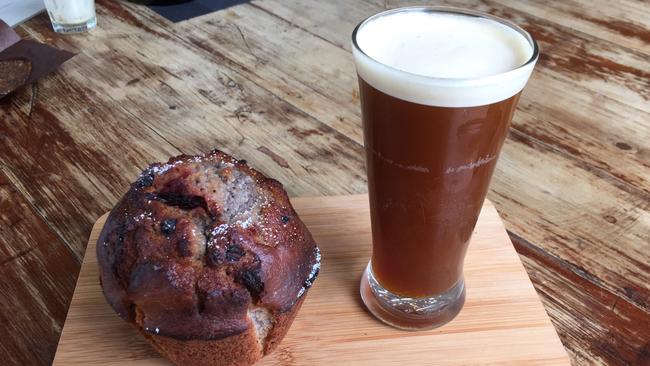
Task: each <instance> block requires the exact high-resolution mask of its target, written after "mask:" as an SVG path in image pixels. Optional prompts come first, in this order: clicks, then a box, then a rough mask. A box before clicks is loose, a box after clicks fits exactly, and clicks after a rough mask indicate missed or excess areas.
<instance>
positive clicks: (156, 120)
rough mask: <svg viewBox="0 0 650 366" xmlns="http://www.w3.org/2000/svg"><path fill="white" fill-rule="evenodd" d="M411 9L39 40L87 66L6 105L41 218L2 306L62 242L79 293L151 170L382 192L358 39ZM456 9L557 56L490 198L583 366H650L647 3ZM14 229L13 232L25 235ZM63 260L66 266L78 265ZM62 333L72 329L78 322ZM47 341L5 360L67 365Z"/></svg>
mask: <svg viewBox="0 0 650 366" xmlns="http://www.w3.org/2000/svg"><path fill="white" fill-rule="evenodd" d="M403 3H404V2H398V1H394V0H391V1H388V2H386V1H383V0H369V1H356V2H345V1H328V2H320V1H307V0H296V1H292V2H282V1H277V0H254V1H253V2H252V3H251V4H242V5H239V6H236V7H232V8H230V9H227V10H224V11H220V12H216V13H212V14H209V15H206V16H203V17H198V18H194V19H192V20H188V21H185V22H181V23H177V24H174V23H170V22H168V21H167V20H165V19H163V18H162V17H160V16H158V15H156V14H155V13H153V12H152V11H151V10H149V9H148V8H145V7H140V6H137V5H133V4H129V3H124V2H119V1H111V0H97V9H98V18H99V19H100V26H99V28H97V29H96V30H94V31H93V32H91V33H89V34H84V35H78V36H61V35H57V34H55V33H53V32H52V30H51V28H50V24H49V21H48V20H47V16H46V15H44V14H43V15H41V16H38V17H36V18H35V19H33V20H31V21H29V22H27V23H26V24H24V25H22V26H20V27H19V33H21V35H23V36H26V37H30V38H34V39H37V40H41V41H43V42H47V43H49V44H53V45H56V46H59V47H62V48H65V49H68V50H72V51H76V52H78V53H79V54H78V55H77V56H76V57H75V58H73V59H72V60H70V61H69V62H67V63H66V64H64V65H63V66H62V67H61V68H60V69H59V71H58V72H57V73H55V74H54V75H52V76H50V77H47V78H44V79H43V80H41V81H39V83H38V84H37V87H36V88H35V89H31V88H25V89H22V90H20V91H19V92H18V93H16V95H15V96H13V97H12V98H9V99H7V100H5V101H3V102H2V103H0V121H2V123H0V141H2V143H0V169H1V171H2V172H3V174H4V176H3V179H4V180H5V181H6V182H7V183H8V184H9V186H10V187H12V190H13V192H15V193H12V195H11V197H16V198H12V200H22V201H21V202H25V203H26V204H27V205H28V207H31V210H32V211H29V210H28V211H25V212H26V213H24V214H20V215H22V216H26V217H30V218H29V219H28V220H24V221H21V222H24V225H25V226H18V227H16V230H17V231H16V235H19V238H18V239H19V240H11V241H10V242H8V243H3V242H2V239H0V244H2V246H1V247H0V255H2V258H9V259H10V260H9V262H7V263H8V265H9V266H11V269H10V270H11V271H14V272H15V273H17V275H12V276H9V277H8V278H9V282H8V284H6V285H4V286H5V287H2V288H0V294H1V295H3V296H4V295H5V294H6V293H8V292H10V291H13V290H12V289H13V288H14V287H15V286H18V285H16V284H15V283H18V281H21V277H20V276H22V277H24V278H25V279H26V280H25V281H26V283H27V285H25V286H27V288H30V287H29V286H39V285H32V284H31V283H32V282H36V281H38V278H37V277H36V276H34V275H33V274H30V273H29V272H28V271H27V272H26V271H25V270H23V269H21V268H22V267H20V266H23V267H24V266H28V265H31V263H39V262H38V261H39V259H38V258H35V259H34V258H32V257H30V256H29V255H32V256H38V255H41V254H45V255H48V253H46V252H43V251H44V249H43V248H41V247H40V246H39V247H36V249H34V250H30V248H31V246H29V244H26V243H30V242H32V241H34V240H37V241H38V242H39V243H41V242H42V240H44V239H43V238H41V236H37V237H30V236H29V235H28V234H26V230H28V229H29V228H34V230H38V229H39V228H41V227H43V225H45V227H46V228H48V229H50V230H51V232H50V234H44V235H49V236H52V237H53V238H55V241H58V242H59V244H60V246H61V247H62V248H64V249H65V248H66V247H67V248H68V252H69V253H70V255H71V256H72V258H73V260H72V263H69V262H70V260H69V259H62V260H61V263H66V265H67V267H69V268H68V269H67V270H66V269H61V268H60V267H57V265H56V264H53V263H50V262H48V263H44V264H43V266H45V268H46V269H47V271H50V272H51V273H55V272H56V273H59V272H60V273H59V274H60V275H61V276H63V277H62V278H64V279H63V280H62V281H67V279H65V275H64V274H63V273H67V274H69V273H73V272H74V273H76V271H77V270H78V267H77V266H78V264H75V263H77V261H78V260H79V259H80V258H81V257H82V255H83V250H84V243H85V239H86V238H87V235H88V233H89V231H90V225H91V224H92V222H94V220H95V219H96V218H97V217H98V215H100V214H101V213H103V212H104V211H106V210H107V209H109V208H110V207H111V206H112V205H113V204H114V203H115V202H116V200H117V199H118V197H119V196H120V195H121V194H122V193H123V192H124V191H125V190H126V188H127V186H128V184H129V182H131V181H132V180H133V179H134V177H135V176H136V174H137V173H138V171H139V170H140V169H142V168H143V167H144V166H146V165H147V164H148V163H149V162H152V161H160V160H165V159H166V158H167V157H169V156H171V155H175V154H177V153H180V152H186V153H195V152H199V151H206V150H209V149H211V148H213V147H220V148H222V149H224V150H226V151H227V152H230V153H233V154H235V155H238V156H241V157H245V158H246V159H248V160H249V161H250V162H251V164H253V165H254V166H256V167H259V168H260V169H261V170H263V171H265V172H266V173H267V174H269V175H271V176H274V177H276V178H278V179H279V180H280V181H282V182H283V183H285V187H286V188H287V190H288V191H289V192H290V193H291V194H292V195H319V194H322V195H329V194H345V193H358V192H365V190H366V186H365V173H364V169H363V150H362V134H361V125H360V113H359V106H358V103H359V100H358V92H357V84H356V76H355V73H354V66H353V63H352V58H351V55H350V54H349V48H350V43H349V42H350V38H349V37H350V33H351V31H352V28H353V27H354V26H355V25H356V24H357V23H358V21H360V20H361V19H363V18H364V17H366V16H368V15H371V14H373V13H375V12H377V11H379V10H381V9H383V8H384V7H394V6H397V5H400V4H403ZM408 3H409V4H412V3H413V2H410V1H409V2H408ZM443 3H446V4H452V5H457V6H465V7H467V6H469V7H474V8H477V9H480V10H486V11H490V12H492V13H495V14H497V15H501V16H504V17H507V18H510V19H513V20H515V21H516V22H518V23H519V24H521V25H522V26H524V27H525V28H527V29H528V30H530V31H531V33H533V35H534V36H535V37H536V38H537V39H538V40H539V42H540V44H541V46H542V52H543V55H544V56H543V57H542V58H541V59H540V62H539V64H538V66H537V68H536V71H535V73H534V74H533V78H532V79H531V81H530V83H529V85H528V87H527V88H526V90H525V91H524V94H523V96H522V98H521V102H520V105H519V108H518V112H517V114H516V115H515V118H514V120H513V128H512V130H511V136H510V138H509V139H508V140H507V142H506V145H505V147H504V151H503V155H502V158H501V160H500V162H499V164H498V167H497V172H496V173H495V177H494V179H493V184H492V189H491V191H490V198H491V199H493V200H494V201H495V204H496V206H497V208H498V209H499V211H500V213H501V214H502V216H503V217H504V219H505V221H506V225H507V227H508V229H509V231H510V233H511V235H512V237H513V238H515V239H521V240H520V241H519V243H520V244H518V245H517V249H518V250H519V251H520V253H521V255H522V256H523V257H525V263H526V266H527V269H528V270H529V272H530V273H531V275H533V280H534V283H535V286H536V288H537V290H538V291H539V292H540V294H542V296H543V300H544V302H545V305H546V308H547V311H548V312H549V314H550V315H551V316H552V318H553V321H554V322H555V324H556V326H557V327H558V331H559V333H560V335H561V336H562V339H563V342H564V343H565V345H566V346H567V347H568V349H569V351H570V352H571V354H572V355H573V357H574V361H575V362H576V363H579V364H585V365H587V364H604V363H626V362H627V363H631V364H634V363H635V362H636V361H635V360H637V361H639V362H641V364H642V363H643V362H644V360H645V359H644V358H643V357H647V355H648V354H650V350H648V347H650V345H648V344H647V333H644V332H640V331H637V330H636V329H637V328H638V327H639V326H638V325H639V324H644V322H645V323H648V322H650V315H649V311H650V305H649V304H650V268H648V264H649V263H650V257H649V256H650V247H649V246H650V207H649V205H650V203H649V202H650V186H649V182H650V169H649V168H650V164H649V163H648V162H649V161H650V148H649V146H648V141H650V131H649V129H650V126H649V124H648V121H650V104H649V103H648V98H649V97H650V94H648V93H650V84H649V83H650V78H649V77H648V72H649V71H648V70H650V66H649V64H650V62H649V61H648V57H647V55H648V48H647V37H646V33H644V32H643V28H644V27H645V28H647V25H648V24H647V22H648V19H649V18H648V17H645V16H644V14H647V13H648V12H649V11H650V7H648V6H647V5H642V3H641V2H633V1H630V0H621V1H619V2H618V3H617V4H618V5H616V6H613V7H612V6H609V5H608V4H605V3H604V2H603V1H600V0H598V1H596V2H594V3H587V2H584V1H581V0H572V1H569V2H564V3H562V4H555V3H554V4H542V3H534V2H512V1H510V0H486V1H482V2H480V3H478V4H477V3H475V2H473V1H469V0H450V1H444V2H443ZM619 9H621V10H619ZM571 12H574V13H575V12H579V13H580V14H582V15H583V16H582V17H580V16H575V14H572V13H571ZM572 18H574V19H573V20H572ZM615 18H620V19H623V21H624V22H626V23H625V24H621V22H618V23H617V22H616V19H615ZM627 21H629V24H628V23H627ZM639 28H641V29H639ZM644 37H645V38H644ZM7 210H10V208H4V209H2V210H0V215H6V217H8V218H9V219H8V220H9V221H10V222H13V220H15V216H12V215H8V214H6V213H5V212H3V211H7ZM0 217H2V216H0ZM12 217H13V218H12ZM31 217H34V218H31ZM39 220H41V221H39ZM1 229H2V227H0V230H1ZM39 235H40V234H39ZM49 236H48V237H49ZM48 250H54V249H48ZM56 250H57V251H59V252H60V253H59V254H56V253H55V254H53V258H57V256H64V255H63V254H62V253H63V252H62V251H61V249H56ZM22 251H27V252H26V253H27V255H19V256H18V258H21V259H17V260H12V259H11V258H13V257H14V256H15V255H16V254H21V253H22ZM32 253H33V254H32ZM22 258H26V259H22ZM53 260H54V259H53ZM23 261H24V262H23ZM8 268H9V267H8ZM551 268H553V270H551ZM3 270H4V269H3ZM57 271H59V272H57ZM12 281H13V282H12ZM11 286H14V287H11ZM47 286H49V285H47ZM34 288H37V287H34ZM22 294H23V295H21V297H20V300H19V301H22V302H25V303H27V302H29V301H30V300H29V299H31V301H34V302H37V303H38V302H40V301H45V300H44V299H47V298H48V296H53V297H56V296H59V295H52V294H50V293H49V292H48V290H47V289H45V288H44V289H43V290H42V291H41V290H39V291H38V292H29V291H23V292H22ZM59 297H60V298H63V297H64V296H63V297H61V296H59ZM16 301H18V300H16ZM57 301H59V300H54V304H58V303H57ZM5 304H9V305H7V306H10V305H11V304H14V303H10V302H5V303H3V302H2V301H0V306H4V305H5ZM14 305H15V304H14ZM11 306H13V305H11ZM39 306H40V305H39ZM53 306H58V305H53ZM574 308H575V309H576V310H575V311H574V310H573V309H574ZM37 309H38V308H36V307H34V308H31V310H29V313H30V314H31V313H32V312H34V311H37ZM43 314H44V315H42V316H43V317H44V318H42V319H51V321H52V324H59V323H60V321H62V318H61V317H59V315H60V312H56V311H50V312H43ZM30 316H31V315H30ZM21 319H26V318H25V316H23V317H21V318H20V319H19V320H18V321H17V323H16V324H21V322H23V320H21ZM581 322H584V323H585V325H584V326H582V327H581ZM635 325H637V326H636V327H635ZM20 326H21V325H16V327H20ZM40 326H41V325H39V326H38V327H40ZM38 327H31V326H28V325H24V326H22V328H20V330H19V335H17V336H16V338H15V339H12V342H13V343H11V344H12V346H11V347H10V349H9V348H5V349H2V348H0V351H2V352H4V353H8V354H18V356H16V357H17V358H16V359H17V360H32V359H33V360H35V361H34V362H33V363H36V364H38V363H43V364H45V363H47V357H45V356H43V355H46V354H47V352H48V350H47V349H46V348H43V351H42V352H43V354H42V355H37V356H33V357H32V356H29V355H27V356H23V355H20V354H21V352H24V350H26V349H29V348H30V347H32V346H33V344H34V342H33V340H32V339H38V337H35V336H34V335H35V334H37V333H39V332H41V330H40V328H38ZM646 328H647V327H646ZM57 329H59V328H57V327H56V325H53V326H52V330H51V331H46V332H44V334H45V335H46V337H45V338H47V337H51V335H52V334H56V332H57ZM609 338H616V341H612V340H610V339H609ZM47 339H50V338H47ZM619 340H620V341H619ZM644 342H645V343H644ZM46 343H47V342H46ZM3 346H4V345H3ZM8 347H9V346H8ZM644 355H646V356H644ZM22 357H32V358H24V359H23V358H22ZM50 357H51V356H50ZM635 357H636V358H635ZM22 363H25V362H22ZM27 363H30V362H27Z"/></svg>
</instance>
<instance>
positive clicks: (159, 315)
mask: <svg viewBox="0 0 650 366" xmlns="http://www.w3.org/2000/svg"><path fill="white" fill-rule="evenodd" d="M97 260H98V265H99V273H100V283H101V286H102V289H103V292H104V296H105V297H106V300H107V301H108V303H109V304H110V305H111V307H112V308H113V309H114V310H115V312H116V313H117V314H118V315H119V316H120V317H121V318H122V319H124V320H126V321H127V322H129V323H132V324H133V325H134V326H135V327H136V328H137V329H138V330H139V331H140V333H141V334H142V335H143V336H144V337H145V338H146V339H147V340H148V341H149V342H150V343H151V344H152V346H153V347H154V348H155V349H156V350H157V351H158V352H159V353H160V354H161V355H163V356H164V357H166V358H168V359H169V360H171V361H172V362H173V363H175V364H177V365H199V366H201V365H206V366H208V365H209V366H214V365H250V364H252V363H254V362H255V361H257V360H259V359H260V358H261V357H262V356H264V355H265V354H268V353H269V352H271V351H272V350H273V349H275V348H276V347H277V345H278V344H279V343H280V341H281V340H282V338H283V337H284V335H285V334H286V333H287V331H288V330H289V327H290V326H291V322H292V321H293V319H294V318H295V316H296V314H297V312H298V310H299V309H300V306H301V304H302V302H303V301H304V299H305V296H306V294H307V290H308V289H309V288H310V286H311V285H312V283H313V282H314V280H315V279H316V276H317V275H318V270H319V268H320V252H319V249H318V246H317V245H316V243H315V242H314V240H313V238H312V236H311V234H310V233H309V231H308V230H307V228H306V227H305V225H304V224H303V223H302V221H300V218H299V217H298V215H297V214H296V212H295V211H294V209H293V207H292V206H291V203H290V202H289V199H288V197H287V194H286V192H285V191H284V189H283V187H282V185H281V184H280V183H279V182H278V181H276V180H273V179H269V178H267V177H265V176H264V175H263V174H261V173H260V172H258V171H256V170H254V169H252V168H250V167H249V166H248V165H247V163H246V161H245V160H236V159H234V158H233V157H231V156H229V155H227V154H225V153H223V152H221V151H217V150H215V151H212V152H210V153H209V154H205V155H197V156H187V155H181V156H178V157H174V158H172V159H170V160H169V161H168V162H167V163H165V164H160V163H156V164H152V165H151V166H149V167H148V168H147V169H145V170H144V171H143V172H142V173H141V174H140V176H139V178H138V179H137V181H136V182H135V183H133V184H132V185H131V188H130V190H129V191H128V192H127V193H126V195H124V197H123V198H122V199H121V200H120V201H119V202H118V204H117V205H116V206H115V208H114V209H113V210H112V211H111V213H110V214H109V216H108V219H107V220H106V224H105V226H104V228H103V230H102V232H101V234H100V236H99V240H98V243H97Z"/></svg>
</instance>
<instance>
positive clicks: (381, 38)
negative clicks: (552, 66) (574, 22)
mask: <svg viewBox="0 0 650 366" xmlns="http://www.w3.org/2000/svg"><path fill="white" fill-rule="evenodd" d="M356 43H357V45H358V47H359V48H360V49H361V50H362V51H363V52H360V51H359V50H358V49H357V48H356V47H353V54H354V58H355V62H356V65H357V72H358V73H359V75H360V76H361V77H362V78H363V80H365V81H366V82H367V83H369V84H370V85H372V86H373V87H375V88H376V89H379V90H381V91H383V92H384V93H386V94H389V95H392V96H394V97H397V98H400V99H404V100H408V101H411V102H414V103H420V104H427V105H433V106H442V107H472V106H478V105H485V104H491V103H495V102H498V101H501V100H504V99H507V98H509V97H511V96H513V95H515V94H517V93H518V92H519V91H521V90H522V89H523V87H524V85H525V84H526V81H527V80H528V77H529V76H530V73H531V72H532V70H533V66H534V62H530V63H528V64H526V63H527V62H528V61H529V60H530V59H531V57H532V55H533V46H532V45H531V42H529V41H528V39H526V37H525V36H524V35H523V34H521V33H520V32H518V31H516V30H515V29H513V28H511V27H509V26H507V25H504V24H502V23H500V22H498V21H496V20H492V19H488V18H482V17H477V16H471V15H463V14H459V13H451V12H439V11H426V10H422V9H419V10H418V9H414V10H407V11H397V12H392V13H390V12H389V13H386V14H383V15H379V16H376V17H372V18H370V19H369V20H367V21H366V22H364V23H363V24H362V25H361V26H360V27H359V29H358V31H357V33H356ZM522 65H525V66H523V67H522Z"/></svg>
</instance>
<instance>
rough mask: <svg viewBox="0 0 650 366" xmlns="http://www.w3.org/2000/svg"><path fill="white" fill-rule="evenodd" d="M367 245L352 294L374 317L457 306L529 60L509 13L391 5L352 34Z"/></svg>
mask: <svg viewBox="0 0 650 366" xmlns="http://www.w3.org/2000/svg"><path fill="white" fill-rule="evenodd" d="M352 49H353V56H354V60H355V64H356V67H357V74H358V77H359V89H360V99H361V109H362V118H363V128H364V144H365V150H366V163H367V164H366V167H367V173H368V194H369V198H370V214H371V223H372V241H373V253H372V258H371V260H370V263H369V264H368V266H367V268H366V271H365V272H364V274H363V276H362V281H361V295H362V298H363V301H364V303H365V304H366V306H367V307H368V309H369V310H370V311H371V312H372V313H373V314H374V315H375V316H376V317H378V318H379V319H381V320H382V321H384V322H386V323H388V324H390V325H393V326H396V327H398V328H403V329H411V330H417V329H427V328H434V327H437V326H440V325H443V324H445V323H447V322H448V321H450V320H451V319H453V318H454V317H455V316H456V315H457V314H458V312H459V311H460V309H461V308H462V306H463V303H464V300H465V284H464V280H463V261H464V257H465V252H466V250H467V247H468V244H469V241H470V237H471V235H472V231H473V230H474V226H475V225H476V221H477V219H478V215H479V213H480V211H481V207H482V206H483V200H484V199H485V195H486V193H487V190H488V185H489V182H490V178H491V176H492V173H493V171H494V167H495V164H496V162H497V158H498V156H499V152H500V150H501V146H502V145H503V142H504V139H505V137H506V135H507V132H508V126H509V124H510V120H511V118H512V115H513V113H514V111H515V107H516V105H517V100H518V98H519V94H520V92H521V90H522V89H523V88H524V86H525V84H526V82H527V80H528V78H529V76H530V74H531V72H532V70H533V67H534V65H535V62H536V61H537V56H538V47H537V44H536V42H535V41H534V40H533V38H532V37H531V36H530V35H529V34H528V33H527V32H526V31H524V30H523V29H521V28H520V27H518V26H517V25H515V24H513V23H511V22H509V21H506V20H503V19H500V18H497V17H494V16H491V15H489V14H484V13H480V12H476V11H471V10H462V9H455V8H446V7H408V8H399V9H393V10H389V11H385V12H383V13H380V14H377V15H374V16H371V17H370V18H368V19H366V20H364V21H363V22H361V23H360V24H359V25H358V26H357V27H356V29H355V30H354V33H353V35H352Z"/></svg>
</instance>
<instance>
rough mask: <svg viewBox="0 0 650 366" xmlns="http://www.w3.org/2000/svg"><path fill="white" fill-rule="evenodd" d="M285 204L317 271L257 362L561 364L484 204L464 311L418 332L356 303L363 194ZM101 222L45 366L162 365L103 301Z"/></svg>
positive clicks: (531, 292) (365, 215)
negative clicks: (309, 239) (318, 258)
mask: <svg viewBox="0 0 650 366" xmlns="http://www.w3.org/2000/svg"><path fill="white" fill-rule="evenodd" d="M292 203H293V205H294V207H295V208H296V211H298V213H299V214H300V217H301V218H302V219H303V221H304V222H305V224H307V226H308V227H309V229H310V231H311V232H312V234H313V236H314V238H315V239H316V241H317V242H318V244H319V246H320V248H321V250H322V253H323V262H322V269H321V273H320V275H319V277H318V279H317V280H316V283H315V285H314V286H313V287H312V288H311V290H309V294H308V296H307V299H306V301H305V303H304V304H303V307H302V310H301V311H300V313H299V314H298V317H297V318H296V320H295V322H294V323H293V326H292V327H291V330H290V331H289V334H288V335H287V337H286V338H285V339H284V341H283V342H282V344H281V345H280V347H279V348H278V349H277V350H276V351H275V352H274V353H272V354H271V355H270V356H267V357H266V358H264V359H263V360H262V361H261V362H259V363H258V365H288V366H289V365H290V366H293V365H388V364H403V365H434V364H435V365H479V364H480V365H490V364H493V365H497V364H498V365H503V364H513V365H568V364H569V360H568V358H567V355H566V352H565V350H564V348H563V347H562V344H561V343H560V340H559V339H558V337H557V334H556V333H555V329H554V328H553V325H552V324H551V322H550V320H549V318H548V316H547V315H546V312H545V311H544V308H543V306H542V304H541V302H540V301H539V299H538V297H537V294H536V292H535V289H534V288H533V286H532V284H531V282H530V280H529V279H528V276H527V275H526V271H525V270H524V267H523V266H522V264H521V262H520V260H519V256H518V255H517V253H516V252H515V250H514V248H513V246H512V244H511V242H510V239H509V238H508V235H507V234H506V231H505V229H504V227H503V224H502V222H501V220H500V219H499V215H498V214H497V212H496V210H495V209H494V207H493V206H492V204H491V203H489V202H488V201H486V202H485V205H484V206H483V211H482V212H481V216H480V218H479V222H478V224H477V226H476V230H475V232H474V236H473V238H472V243H471V245H470V247H469V250H468V254H467V258H466V263H465V276H466V278H465V279H466V284H467V300H466V302H465V307H464V308H463V310H462V311H461V312H460V314H459V315H458V317H457V318H456V319H454V320H453V321H452V322H451V323H449V324H447V325H445V326H444V327H442V328H439V329H435V330H431V331H421V332H405V331H400V330H397V329H393V328H390V327H388V326H385V325H384V324H383V323H380V322H379V321H378V320H376V319H375V318H373V317H372V316H371V315H370V314H369V313H368V312H367V311H366V310H365V308H364V307H363V305H362V303H361V299H360V296H359V290H358V289H359V279H360V276H361V272H362V271H363V269H364V266H365V265H366V264H367V262H368V259H369V257H370V251H371V239H370V219H369V212H368V198H367V196H366V195H359V196H340V197H317V198H295V199H292ZM105 218H106V215H104V216H102V217H101V218H100V219H99V220H98V221H97V223H96V224H95V227H94V228H93V230H92V233H91V235H90V239H89V243H88V247H87V249H86V257H85V259H84V262H83V265H82V267H81V272H80V274H79V279H78V282H77V287H76V289H75V292H74V296H73V298H72V303H71V305H70V310H69V312H68V317H67V319H66V322H65V326H64V328H63V332H62V335H61V340H60V341H59V347H58V349H57V354H56V356H55V359H54V365H118V364H128V365H169V362H167V361H166V360H164V359H162V358H160V356H158V354H157V353H156V352H155V351H154V350H153V349H152V348H151V347H149V345H148V344H147V343H146V342H145V341H144V339H143V338H142V337H141V336H140V335H139V334H138V333H137V332H136V330H135V329H133V328H132V327H131V326H130V325H128V324H127V323H125V322H123V321H122V320H120V319H119V318H118V317H117V315H115V314H114V313H113V310H112V309H111V308H110V307H109V306H108V304H107V303H106V301H105V300H104V297H103V295H102V292H101V288H100V287H99V283H98V273H97V260H96V257H95V243H96V241H97V236H98V234H99V232H100V231H101V228H102V226H103V224H104V220H105Z"/></svg>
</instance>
